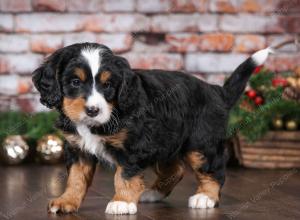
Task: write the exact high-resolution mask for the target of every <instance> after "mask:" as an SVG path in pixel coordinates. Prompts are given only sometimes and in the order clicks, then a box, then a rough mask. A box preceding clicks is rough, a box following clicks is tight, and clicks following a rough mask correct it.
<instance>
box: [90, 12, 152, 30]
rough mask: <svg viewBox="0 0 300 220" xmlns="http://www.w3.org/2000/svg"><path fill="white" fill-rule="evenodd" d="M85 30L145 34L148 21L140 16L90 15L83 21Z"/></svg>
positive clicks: (147, 28) (148, 24)
mask: <svg viewBox="0 0 300 220" xmlns="http://www.w3.org/2000/svg"><path fill="white" fill-rule="evenodd" d="M84 25H85V30H86V31H94V32H102V31H105V32H145V31H149V26H150V20H149V18H148V17H146V16H144V15H141V14H109V15H91V16H88V17H87V18H86V19H85V21H84Z"/></svg>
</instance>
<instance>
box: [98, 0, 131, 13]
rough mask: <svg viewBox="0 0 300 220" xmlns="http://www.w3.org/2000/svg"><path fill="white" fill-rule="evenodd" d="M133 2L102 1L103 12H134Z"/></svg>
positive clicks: (129, 0) (118, 0)
mask: <svg viewBox="0 0 300 220" xmlns="http://www.w3.org/2000/svg"><path fill="white" fill-rule="evenodd" d="M134 9H135V0H114V1H112V0H104V2H103V10H104V11H108V12H120V11H134Z"/></svg>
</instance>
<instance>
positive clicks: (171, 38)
mask: <svg viewBox="0 0 300 220" xmlns="http://www.w3.org/2000/svg"><path fill="white" fill-rule="evenodd" d="M166 41H167V43H168V44H169V45H170V51H176V52H187V51H197V50H198V45H199V43H200V35H197V34H187V33H185V34H168V35H166Z"/></svg>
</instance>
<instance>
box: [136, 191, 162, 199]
mask: <svg viewBox="0 0 300 220" xmlns="http://www.w3.org/2000/svg"><path fill="white" fill-rule="evenodd" d="M163 198H164V196H163V194H161V193H160V192H158V191H157V190H153V189H147V190H145V191H144V192H143V194H142V195H141V197H140V202H158V201H160V200H162V199H163Z"/></svg>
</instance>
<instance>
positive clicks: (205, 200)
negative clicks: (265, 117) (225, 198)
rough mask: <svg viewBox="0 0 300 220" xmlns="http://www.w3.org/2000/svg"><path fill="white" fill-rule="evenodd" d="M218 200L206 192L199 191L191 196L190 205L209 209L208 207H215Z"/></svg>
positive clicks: (195, 207)
mask: <svg viewBox="0 0 300 220" xmlns="http://www.w3.org/2000/svg"><path fill="white" fill-rule="evenodd" d="M215 205H216V202H215V201H214V200H212V199H210V198H209V197H208V196H207V195H205V194H204V193H198V194H196V195H194V196H191V197H190V198H189V207H190V208H193V209H207V208H214V207H215Z"/></svg>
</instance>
